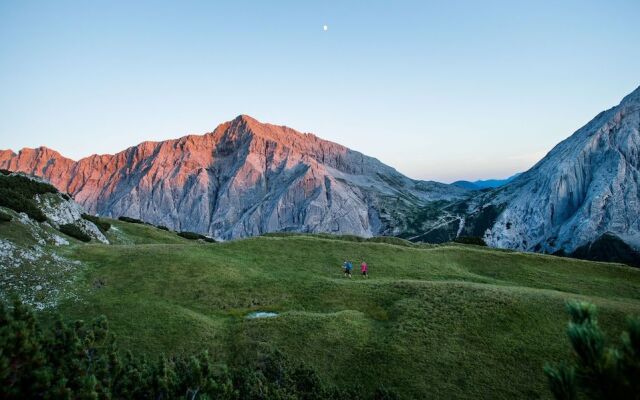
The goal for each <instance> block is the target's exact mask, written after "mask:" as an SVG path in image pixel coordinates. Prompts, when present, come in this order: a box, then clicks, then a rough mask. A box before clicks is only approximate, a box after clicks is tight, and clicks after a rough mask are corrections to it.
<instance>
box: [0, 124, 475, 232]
mask: <svg viewBox="0 0 640 400" xmlns="http://www.w3.org/2000/svg"><path fill="white" fill-rule="evenodd" d="M0 168H4V169H9V170H12V171H21V172H26V173H29V174H33V175H36V176H40V177H43V178H45V179H47V180H48V181H50V182H51V183H52V184H53V185H54V186H56V187H57V188H58V189H59V190H61V191H63V192H68V193H69V194H71V195H72V196H73V197H74V199H75V200H76V201H77V202H78V203H80V204H81V205H82V206H83V207H84V208H85V209H87V210H88V211H89V212H92V213H97V214H100V215H105V216H112V217H118V216H129V217H133V218H139V219H142V220H144V221H148V222H151V223H154V224H160V225H165V226H167V227H170V228H172V229H175V230H183V231H194V232H199V233H205V234H208V235H212V236H214V237H217V238H222V239H231V238H239V237H245V236H252V235H258V234H262V233H265V232H273V231H297V232H331V233H350V234H357V235H362V236H371V235H376V234H385V233H392V232H393V226H394V221H395V218H396V215H399V214H401V213H402V210H403V209H408V208H411V207H415V206H416V205H419V204H424V203H427V202H429V201H433V200H453V199H456V198H461V197H463V196H465V195H466V190H465V189H462V188H457V187H453V186H450V185H445V184H441V183H435V182H423V181H414V180H411V179H409V178H407V177H405V176H403V175H402V174H400V173H398V172H397V171H396V170H394V169H393V168H391V167H388V166H386V165H384V164H382V163H381V162H379V161H378V160H376V159H374V158H371V157H368V156H365V155H363V154H361V153H358V152H356V151H353V150H350V149H348V148H346V147H344V146H341V145H339V144H336V143H332V142H328V141H325V140H322V139H319V138H318V137H316V136H314V135H312V134H302V133H299V132H296V131H295V130H293V129H290V128H287V127H284V126H275V125H270V124H263V123H260V122H258V121H256V120H255V119H253V118H251V117H248V116H244V115H243V116H239V117H237V118H236V119H234V120H233V121H230V122H226V123H223V124H221V125H220V126H218V127H217V128H216V129H215V130H214V131H213V132H211V133H207V134H205V135H201V136H196V135H190V136H185V137H182V138H180V139H175V140H168V141H164V142H144V143H141V144H139V145H138V146H135V147H131V148H129V149H127V150H125V151H122V152H120V153H117V154H115V155H93V156H90V157H87V158H84V159H82V160H80V161H77V162H76V161H73V160H70V159H67V158H65V157H63V156H61V155H60V154H59V153H57V152H55V151H53V150H50V149H47V148H43V147H41V148H38V149H23V150H21V151H20V152H19V153H18V154H15V153H13V152H12V151H0Z"/></svg>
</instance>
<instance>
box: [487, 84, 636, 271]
mask: <svg viewBox="0 0 640 400" xmlns="http://www.w3.org/2000/svg"><path fill="white" fill-rule="evenodd" d="M485 199H486V200H487V203H486V204H485V206H493V207H495V208H497V209H499V210H500V213H499V215H498V216H497V218H496V220H495V223H494V224H493V226H492V227H491V228H490V229H489V230H488V231H487V232H486V234H485V240H486V241H487V243H488V244H489V245H491V246H495V247H506V248H511V249H518V250H528V251H531V250H533V251H544V252H548V253H565V254H572V253H574V252H576V250H578V249H579V248H581V247H583V248H582V249H580V252H583V251H584V246H585V245H590V244H594V243H595V244H597V246H590V248H592V249H593V248H607V247H609V248H611V247H615V248H622V247H621V246H620V245H615V246H612V245H613V244H612V243H610V244H611V245H610V246H604V245H603V243H602V241H603V240H604V241H610V240H609V238H616V239H614V240H618V239H620V240H621V241H623V242H624V243H626V244H627V245H630V246H631V247H635V248H638V247H639V246H640V88H638V89H636V90H635V91H634V92H633V93H631V94H629V95H628V96H626V97H625V98H624V99H623V100H622V102H620V104H619V105H618V106H616V107H613V108H611V109H609V110H607V111H604V112H602V113H600V114H599V115H598V116H596V117H595V118H594V119H593V120H591V121H590V122H589V123H587V124H586V125H585V126H584V127H582V128H580V129H579V130H578V131H576V132H575V133H574V134H573V135H572V136H570V137H569V138H568V139H566V140H564V141H563V142H561V143H559V144H558V145H557V146H556V147H554V148H553V149H552V150H551V151H550V152H549V153H548V154H547V155H546V156H545V157H544V158H543V159H542V160H541V161H539V162H538V163H537V164H536V165H535V166H533V168H531V169H530V170H529V171H527V172H525V173H523V174H522V175H520V176H518V177H517V178H516V179H514V180H513V181H512V182H510V183H509V184H507V185H505V186H503V187H502V188H499V189H497V190H496V191H495V192H493V193H491V194H489V195H487V196H486V197H485ZM580 252H579V253H580ZM593 257H594V256H593V255H592V258H593Z"/></svg>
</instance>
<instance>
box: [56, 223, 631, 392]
mask: <svg viewBox="0 0 640 400" xmlns="http://www.w3.org/2000/svg"><path fill="white" fill-rule="evenodd" d="M110 222H111V223H112V225H113V227H112V229H111V230H110V231H109V232H108V237H109V239H110V241H111V242H112V243H120V244H116V245H102V244H89V245H80V244H76V245H74V246H73V247H72V248H71V249H69V251H68V253H67V254H65V255H66V256H67V257H70V258H72V259H77V260H80V261H82V263H83V268H84V269H83V271H84V272H83V274H82V275H81V276H80V277H79V279H78V281H77V284H76V285H77V288H79V290H80V292H81V293H82V296H81V297H82V301H80V302H78V301H67V302H63V303H62V304H61V305H60V306H59V311H60V312H61V313H62V314H63V315H64V316H65V318H68V319H69V320H74V319H90V318H93V317H94V316H95V315H96V314H104V315H106V316H107V317H108V318H109V321H110V324H111V327H112V329H113V331H114V332H115V333H116V334H117V335H118V342H119V344H120V347H121V348H122V349H123V351H127V350H130V351H132V352H133V353H134V354H135V355H136V356H146V357H147V358H149V359H156V358H157V357H159V355H161V354H167V355H168V356H174V355H180V354H197V353H199V352H200V351H202V350H207V351H208V352H209V354H211V355H212V357H213V358H214V359H215V360H216V361H219V362H223V363H225V364H227V365H229V367H230V368H240V367H248V368H250V369H256V368H258V366H259V365H260V364H261V363H262V362H263V360H264V359H266V358H268V357H269V355H270V354H274V353H275V352H278V351H279V352H281V353H282V354H284V356H285V357H286V358H287V359H290V360H296V362H300V363H304V364H305V365H307V366H309V368H311V369H313V370H314V371H316V372H317V376H318V379H319V380H320V382H322V384H323V385H329V386H333V385H335V386H337V387H340V388H349V387H353V386H359V387H361V388H362V393H363V394H365V395H366V396H371V395H373V393H374V392H375V390H376V389H377V388H378V386H380V385H382V386H384V387H387V388H389V389H390V390H394V391H396V392H398V394H399V395H400V396H401V397H402V398H424V397H425V396H429V397H433V398H505V399H506V398H540V397H542V398H545V397H547V398H548V397H550V396H551V393H550V391H549V390H548V387H547V379H546V377H545V375H544V373H543V371H542V366H543V365H544V364H545V362H547V361H550V362H559V361H560V360H563V359H567V358H568V357H570V355H571V352H570V349H569V348H568V346H567V344H566V343H565V342H563V341H562V340H559V338H562V337H564V334H563V325H564V321H565V317H564V304H565V302H566V301H567V300H569V299H574V298H577V299H579V300H583V301H590V302H593V303H594V304H597V305H598V307H599V310H600V320H601V321H602V324H603V327H605V329H604V330H605V332H606V333H607V334H609V336H610V337H614V335H613V333H615V332H619V331H620V330H621V329H623V328H624V326H625V322H624V321H625V317H626V315H629V314H638V313H640V271H638V270H636V269H633V268H629V267H625V266H620V265H614V264H605V263H593V262H585V261H580V260H573V259H566V258H558V257H552V256H544V255H538V254H522V253H515V252H508V251H498V250H494V249H489V248H486V247H479V246H466V245H460V244H455V245H442V246H422V245H417V244H412V243H408V242H404V241H399V243H398V244H390V243H385V240H384V238H383V239H380V241H381V242H382V243H376V242H374V241H362V240H355V239H353V238H350V237H344V238H342V237H331V236H327V235H313V236H307V235H293V234H287V235H269V236H267V237H259V238H252V239H246V240H240V241H233V242H227V243H217V244H209V243H203V242H201V241H189V240H185V239H184V238H181V237H179V236H178V235H176V234H175V233H173V232H166V231H163V230H160V229H156V228H154V227H152V226H148V225H143V224H130V223H126V222H122V221H110ZM114 228H115V229H114ZM345 259H349V260H351V261H353V262H354V264H355V265H358V264H359V263H360V261H362V260H365V261H366V262H367V263H368V264H369V273H370V279H368V280H365V279H361V278H360V277H359V276H357V274H356V275H354V277H353V279H345V278H343V274H342V272H341V269H340V266H341V264H342V262H343V261H344V260H345ZM96 282H97V283H96ZM254 311H270V312H274V313H277V314H278V315H277V316H276V317H273V318H263V319H260V318H256V319H248V318H246V316H247V314H249V313H251V312H254Z"/></svg>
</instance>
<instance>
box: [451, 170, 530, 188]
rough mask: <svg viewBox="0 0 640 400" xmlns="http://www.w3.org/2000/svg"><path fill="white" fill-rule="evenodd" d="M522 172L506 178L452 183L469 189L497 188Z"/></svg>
mask: <svg viewBox="0 0 640 400" xmlns="http://www.w3.org/2000/svg"><path fill="white" fill-rule="evenodd" d="M520 174H521V172H518V173H517V174H515V175H512V176H510V177H508V178H506V179H487V180H478V181H473V182H470V181H455V182H453V183H452V185H453V186H458V187H460V188H463V189H467V190H482V189H495V188H497V187H500V186H504V185H506V184H507V183H509V182H511V181H512V180H514V179H515V178H517V177H518V175H520Z"/></svg>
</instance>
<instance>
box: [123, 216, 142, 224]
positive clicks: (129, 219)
mask: <svg viewBox="0 0 640 400" xmlns="http://www.w3.org/2000/svg"><path fill="white" fill-rule="evenodd" d="M118 219H119V220H120V221H124V222H129V223H131V224H144V222H142V221H141V220H139V219H136V218H130V217H120V218H118Z"/></svg>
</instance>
